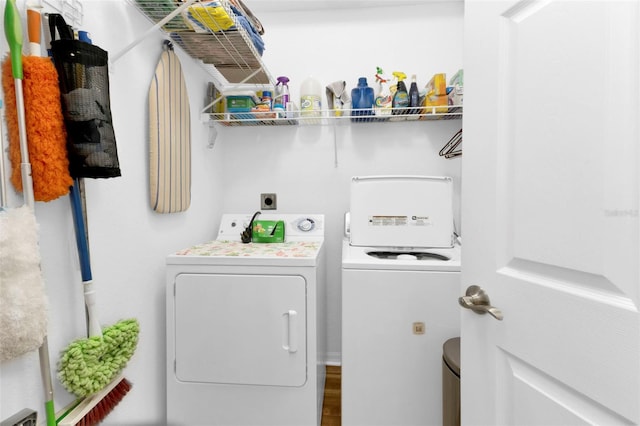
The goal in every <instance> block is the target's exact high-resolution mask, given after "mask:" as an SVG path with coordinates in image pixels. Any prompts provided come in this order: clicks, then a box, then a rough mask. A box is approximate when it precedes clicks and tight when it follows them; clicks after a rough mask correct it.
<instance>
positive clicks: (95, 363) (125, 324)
mask: <svg viewBox="0 0 640 426" xmlns="http://www.w3.org/2000/svg"><path fill="white" fill-rule="evenodd" d="M139 333H140V325H139V324H138V321H137V320H136V319H126V320H122V321H119V322H118V323H116V324H114V325H112V326H110V327H105V328H104V329H103V330H102V337H100V336H94V337H89V338H86V339H78V340H76V341H74V342H72V343H71V344H70V345H69V346H68V347H67V348H66V349H65V351H64V352H63V355H62V358H61V359H60V362H59V365H58V378H59V379H60V382H61V383H62V385H63V386H64V388H65V389H67V390H68V391H69V392H71V393H73V394H74V395H76V396H78V397H86V396H89V395H92V394H94V393H96V392H98V391H100V390H101V389H103V388H104V387H105V386H107V385H108V384H109V383H111V381H112V380H113V379H114V378H115V377H116V376H117V375H118V374H119V373H120V372H121V371H122V370H123V369H124V367H125V366H126V365H127V362H129V359H131V357H132V356H133V353H134V352H135V350H136V346H137V345H138V334H139Z"/></svg>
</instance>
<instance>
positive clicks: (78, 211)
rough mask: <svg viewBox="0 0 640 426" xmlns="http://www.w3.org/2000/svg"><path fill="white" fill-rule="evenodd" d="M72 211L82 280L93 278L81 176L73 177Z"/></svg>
mask: <svg viewBox="0 0 640 426" xmlns="http://www.w3.org/2000/svg"><path fill="white" fill-rule="evenodd" d="M70 196H71V213H72V214H73V227H74V228H75V231H76V245H77V246H78V258H79V260H80V272H81V274H82V281H83V282H87V281H91V280H92V279H93V277H92V275H91V261H90V259H89V242H88V239H87V233H86V231H85V229H86V225H85V220H84V213H83V211H82V199H81V197H80V178H74V179H73V186H72V187H71V192H70Z"/></svg>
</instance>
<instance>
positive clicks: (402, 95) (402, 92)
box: [391, 71, 409, 115]
mask: <svg viewBox="0 0 640 426" xmlns="http://www.w3.org/2000/svg"><path fill="white" fill-rule="evenodd" d="M393 75H394V76H395V77H396V78H397V79H398V86H397V90H396V93H395V95H393V102H392V104H391V106H392V107H393V111H392V114H393V115H399V114H406V111H403V110H402V109H401V108H407V107H408V106H409V93H408V92H407V86H406V85H405V84H404V79H405V78H407V75H406V74H405V73H403V72H400V71H394V72H393Z"/></svg>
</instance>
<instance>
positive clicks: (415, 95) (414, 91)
mask: <svg viewBox="0 0 640 426" xmlns="http://www.w3.org/2000/svg"><path fill="white" fill-rule="evenodd" d="M409 106H410V107H411V109H410V110H409V114H419V113H420V108H417V107H419V106H420V92H419V90H418V83H416V75H415V74H413V75H412V76H411V87H410V88H409Z"/></svg>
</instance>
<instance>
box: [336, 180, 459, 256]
mask: <svg viewBox="0 0 640 426" xmlns="http://www.w3.org/2000/svg"><path fill="white" fill-rule="evenodd" d="M349 208H350V241H351V245H354V246H380V247H422V248H426V247H439V248H446V247H453V180H452V179H451V178H450V177H442V176H440V177H438V176H436V177H433V176H367V177H358V176H356V177H353V178H352V180H351V200H350V206H349Z"/></svg>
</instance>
